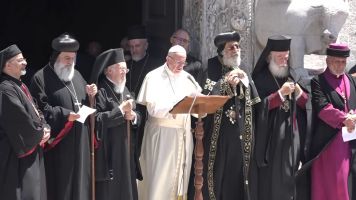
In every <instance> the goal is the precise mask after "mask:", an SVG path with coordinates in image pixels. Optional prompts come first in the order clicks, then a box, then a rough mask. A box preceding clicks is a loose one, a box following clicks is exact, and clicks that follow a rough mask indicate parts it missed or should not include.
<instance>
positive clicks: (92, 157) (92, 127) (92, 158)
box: [89, 95, 95, 200]
mask: <svg viewBox="0 0 356 200" xmlns="http://www.w3.org/2000/svg"><path fill="white" fill-rule="evenodd" d="M89 104H90V107H91V108H94V105H95V97H94V96H93V95H89ZM94 140H95V113H93V114H91V115H90V161H91V162H90V164H91V199H92V200H95V147H94Z"/></svg>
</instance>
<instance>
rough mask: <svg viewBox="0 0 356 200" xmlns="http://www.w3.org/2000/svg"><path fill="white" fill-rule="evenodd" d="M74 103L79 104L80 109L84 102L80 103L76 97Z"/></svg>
mask: <svg viewBox="0 0 356 200" xmlns="http://www.w3.org/2000/svg"><path fill="white" fill-rule="evenodd" d="M74 105H76V106H78V109H80V107H81V106H82V104H81V103H79V101H78V99H75V103H74Z"/></svg>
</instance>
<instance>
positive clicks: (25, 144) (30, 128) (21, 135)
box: [0, 74, 47, 200]
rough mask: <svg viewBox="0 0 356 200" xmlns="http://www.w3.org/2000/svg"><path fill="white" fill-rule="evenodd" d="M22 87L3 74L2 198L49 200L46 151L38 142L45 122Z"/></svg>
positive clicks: (0, 91)
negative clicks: (47, 194)
mask: <svg viewBox="0 0 356 200" xmlns="http://www.w3.org/2000/svg"><path fill="white" fill-rule="evenodd" d="M20 87H21V82H20V81H19V80H16V79H14V78H12V77H10V76H7V75H5V74H2V75H1V83H0V199H4V200H5V199H6V200H23V199H31V200H46V199H47V196H46V176H45V173H44V163H43V153H42V148H41V147H40V146H39V145H38V144H39V143H40V141H41V139H42V137H43V127H44V124H45V122H44V121H43V120H42V119H41V118H40V117H39V115H38V114H36V111H35V109H34V106H33V103H32V102H31V100H30V98H28V97H27V96H26V95H25V93H24V92H23V91H22V90H21V88H20ZM31 152H32V153H31ZM27 154H28V155H27Z"/></svg>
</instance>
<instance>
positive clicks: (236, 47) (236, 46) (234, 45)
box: [227, 44, 240, 51]
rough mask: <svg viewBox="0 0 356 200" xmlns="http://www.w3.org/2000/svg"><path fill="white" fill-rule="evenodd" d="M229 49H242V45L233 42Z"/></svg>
mask: <svg viewBox="0 0 356 200" xmlns="http://www.w3.org/2000/svg"><path fill="white" fill-rule="evenodd" d="M227 49H228V50H230V51H233V50H235V49H240V45H238V44H233V45H230V46H228V47H227Z"/></svg>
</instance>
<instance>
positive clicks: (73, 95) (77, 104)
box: [62, 81, 82, 110]
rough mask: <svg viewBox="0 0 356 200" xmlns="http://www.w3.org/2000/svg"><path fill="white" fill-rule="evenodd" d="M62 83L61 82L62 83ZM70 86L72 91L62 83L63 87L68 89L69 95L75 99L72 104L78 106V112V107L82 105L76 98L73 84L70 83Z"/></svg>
mask: <svg viewBox="0 0 356 200" xmlns="http://www.w3.org/2000/svg"><path fill="white" fill-rule="evenodd" d="M62 83H63V82H62ZM70 84H71V86H72V88H73V91H72V90H70V89H69V87H68V86H67V85H66V84H65V83H63V85H64V86H65V87H66V88H67V89H68V91H69V93H70V94H71V95H72V97H73V98H74V99H75V102H74V105H76V106H78V110H79V109H80V106H81V105H82V104H81V103H80V102H79V101H78V96H77V93H76V92H75V88H74V85H73V82H72V81H70Z"/></svg>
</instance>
